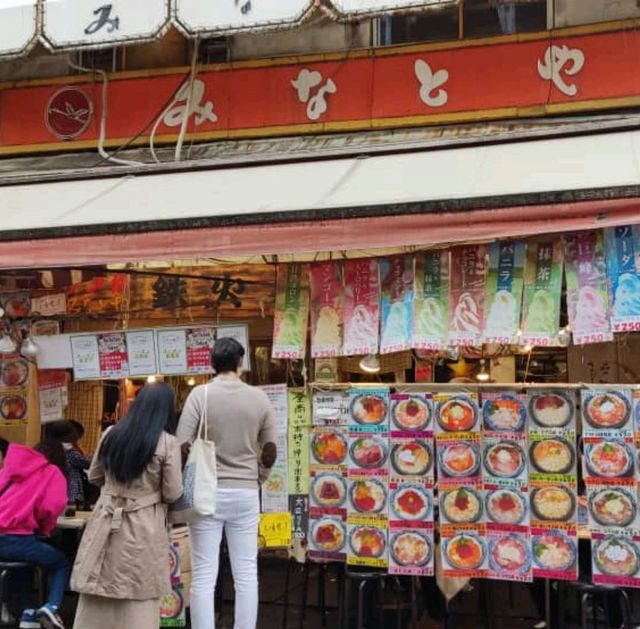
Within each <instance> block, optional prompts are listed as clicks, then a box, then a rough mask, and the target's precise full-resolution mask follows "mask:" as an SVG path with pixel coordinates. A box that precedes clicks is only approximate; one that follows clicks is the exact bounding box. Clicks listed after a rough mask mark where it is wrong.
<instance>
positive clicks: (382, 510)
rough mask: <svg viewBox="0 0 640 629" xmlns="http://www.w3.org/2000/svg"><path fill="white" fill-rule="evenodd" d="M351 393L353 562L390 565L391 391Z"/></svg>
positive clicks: (350, 528) (350, 549) (350, 525)
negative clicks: (388, 533)
mask: <svg viewBox="0 0 640 629" xmlns="http://www.w3.org/2000/svg"><path fill="white" fill-rule="evenodd" d="M350 397H351V400H350V404H349V411H350V412H349V455H348V459H347V461H348V479H349V482H348V492H347V493H348V502H347V530H348V547H347V563H348V564H351V565H355V566H369V567H374V568H386V567H387V566H388V548H387V528H388V517H387V499H388V487H389V438H388V435H389V433H388V431H389V401H390V400H389V389H386V388H382V387H380V388H371V389H353V390H352V391H351V396H350Z"/></svg>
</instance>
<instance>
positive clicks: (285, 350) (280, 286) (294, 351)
mask: <svg viewBox="0 0 640 629" xmlns="http://www.w3.org/2000/svg"><path fill="white" fill-rule="evenodd" d="M308 318H309V276H308V272H307V267H306V266H305V265H303V264H281V265H280V266H279V267H278V276H277V282H276V311H275V316H274V322H273V352H272V353H273V357H274V358H290V359H297V358H304V355H305V351H306V347H307V320H308Z"/></svg>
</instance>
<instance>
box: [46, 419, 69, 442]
mask: <svg viewBox="0 0 640 629" xmlns="http://www.w3.org/2000/svg"><path fill="white" fill-rule="evenodd" d="M74 430H75V428H74V426H73V424H72V423H71V421H69V420H68V419H59V420H58V421H55V422H51V423H50V424H47V427H46V432H45V435H46V436H45V438H46V439H52V440H53V441H59V442H60V443H67V442H69V441H71V440H72V439H73V433H74Z"/></svg>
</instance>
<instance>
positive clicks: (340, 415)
mask: <svg viewBox="0 0 640 629" xmlns="http://www.w3.org/2000/svg"><path fill="white" fill-rule="evenodd" d="M348 416H349V394H348V393H347V392H346V391H315V392H314V394H313V425H314V426H329V425H334V426H338V425H345V426H346V424H347V421H348Z"/></svg>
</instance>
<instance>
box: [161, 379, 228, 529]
mask: <svg viewBox="0 0 640 629" xmlns="http://www.w3.org/2000/svg"><path fill="white" fill-rule="evenodd" d="M207 391H208V385H205V388H204V406H203V410H202V413H201V415H200V422H199V425H198V432H197V434H196V438H195V440H194V442H193V444H192V445H191V451H190V452H189V457H188V459H187V464H186V465H185V466H184V470H183V473H182V483H183V491H182V496H181V497H180V498H179V499H178V501H177V502H174V503H173V504H172V505H171V506H170V507H169V520H170V522H173V523H182V522H189V521H190V520H191V519H192V518H193V515H194V514H197V515H205V516H211V515H215V511H216V493H217V490H218V472H217V464H216V444H215V443H214V442H213V441H209V438H208V437H209V426H208V423H209V422H208V421H207V403H208V395H207Z"/></svg>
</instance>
